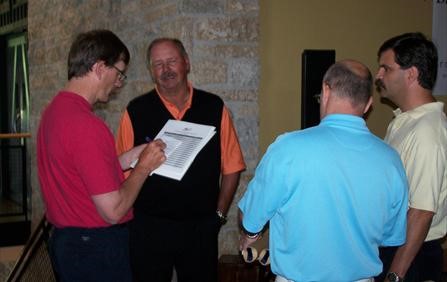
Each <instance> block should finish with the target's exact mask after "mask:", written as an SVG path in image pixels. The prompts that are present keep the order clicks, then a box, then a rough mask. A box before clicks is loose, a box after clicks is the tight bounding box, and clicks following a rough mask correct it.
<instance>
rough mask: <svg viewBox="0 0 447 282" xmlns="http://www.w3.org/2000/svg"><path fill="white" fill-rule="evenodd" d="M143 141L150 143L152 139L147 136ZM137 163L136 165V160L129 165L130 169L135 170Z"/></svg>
mask: <svg viewBox="0 0 447 282" xmlns="http://www.w3.org/2000/svg"><path fill="white" fill-rule="evenodd" d="M144 140H145V141H146V143H150V142H152V139H151V138H150V137H149V136H146V137H144ZM137 163H138V158H137V159H136V160H134V161H132V162H131V163H130V168H135V166H136V165H137Z"/></svg>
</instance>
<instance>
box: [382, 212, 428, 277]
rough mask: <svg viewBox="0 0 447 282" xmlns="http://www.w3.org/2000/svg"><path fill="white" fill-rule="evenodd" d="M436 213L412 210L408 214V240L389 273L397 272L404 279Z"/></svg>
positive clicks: (399, 249)
mask: <svg viewBox="0 0 447 282" xmlns="http://www.w3.org/2000/svg"><path fill="white" fill-rule="evenodd" d="M433 215H434V213H433V212H431V211H424V210H418V209H413V208H410V209H409V210H408V213H407V240H406V242H405V244H404V245H402V246H400V247H399V248H398V250H397V252H396V254H395V256H394V259H393V262H392V263H391V267H390V270H389V272H395V273H396V274H398V275H399V276H400V277H404V276H405V274H406V273H407V271H408V268H409V267H410V265H411V263H412V262H413V259H414V258H415V257H416V255H417V253H418V252H419V250H420V248H421V246H422V244H423V243H424V240H425V238H426V237H427V234H428V230H429V229H430V225H431V221H432V219H433Z"/></svg>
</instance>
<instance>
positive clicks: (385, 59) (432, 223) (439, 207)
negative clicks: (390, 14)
mask: <svg viewBox="0 0 447 282" xmlns="http://www.w3.org/2000/svg"><path fill="white" fill-rule="evenodd" d="M378 57H379V70H378V72H377V75H376V85H377V88H378V91H379V93H380V95H381V96H382V97H383V98H386V99H388V100H390V101H391V102H392V103H394V104H395V105H396V106H397V107H398V108H397V109H396V110H395V111H394V115H395V117H394V119H393V121H392V122H391V123H390V125H389V126H388V130H387V134H386V136H385V141H386V142H387V143H388V144H390V145H391V146H393V147H394V148H395V149H396V150H397V151H398V152H399V154H400V156H401V159H402V161H403V163H404V166H405V170H406V173H407V177H408V182H409V210H408V214H407V219H408V227H407V241H406V243H405V244H404V245H403V246H400V247H399V248H383V249H381V258H382V260H383V262H384V272H383V273H382V275H381V276H380V277H378V279H377V280H378V281H383V279H384V278H385V276H386V278H387V280H389V281H402V279H403V278H405V281H426V280H431V281H440V279H441V273H442V267H443V262H442V261H443V250H442V247H441V239H442V238H443V237H444V235H445V234H446V232H447V120H446V116H445V114H444V112H443V107H444V104H443V103H442V102H437V101H436V99H435V98H434V97H433V95H432V89H433V87H434V84H435V80H436V74H437V65H438V56H437V50H436V47H435V45H434V44H433V42H431V41H430V40H428V39H427V38H426V37H425V36H424V35H423V34H421V33H405V34H402V35H399V36H396V37H393V38H391V39H388V40H387V41H385V42H384V43H383V44H382V46H381V47H380V49H379V52H378Z"/></svg>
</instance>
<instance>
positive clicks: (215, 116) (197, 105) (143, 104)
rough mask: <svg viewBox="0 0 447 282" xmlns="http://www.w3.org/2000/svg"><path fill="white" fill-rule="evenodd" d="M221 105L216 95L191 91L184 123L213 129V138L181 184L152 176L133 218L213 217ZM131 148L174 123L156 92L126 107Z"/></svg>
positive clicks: (141, 193) (136, 203) (135, 205)
mask: <svg viewBox="0 0 447 282" xmlns="http://www.w3.org/2000/svg"><path fill="white" fill-rule="evenodd" d="M222 110H223V101H222V100H221V99H220V98H219V97H218V96H216V95H214V94H211V93H207V92H205V91H202V90H198V89H194V94H193V98H192V104H191V108H189V109H188V110H187V111H186V113H185V115H184V116H183V119H182V120H183V121H188V122H194V123H200V124H206V125H212V126H215V127H216V134H215V135H214V136H213V137H212V138H211V140H210V141H209V142H208V144H207V145H205V147H204V148H203V149H202V150H201V151H200V152H199V154H198V155H197V157H196V158H195V160H194V161H193V163H192V164H191V166H190V167H189V169H188V171H187V172H186V173H185V175H184V176H183V178H182V180H181V181H177V180H173V179H170V178H167V177H163V176H159V175H156V174H153V175H152V176H150V177H148V179H147V180H146V182H145V183H144V185H143V187H142V189H141V191H140V194H139V195H138V198H137V200H136V201H135V204H134V213H135V216H136V217H144V216H155V217H163V218H169V219H179V220H182V219H189V218H199V217H206V216H211V215H214V214H215V211H216V206H217V198H218V196H219V179H220V169H221V164H220V162H221V157H220V156H221V152H220V125H221V120H222ZM127 112H128V113H129V116H130V120H131V122H132V127H133V131H134V140H135V141H134V145H135V146H137V145H140V144H142V143H144V142H146V141H145V140H146V137H149V138H151V139H154V138H155V136H156V135H157V134H158V132H159V131H160V130H161V128H162V127H163V126H164V125H165V123H166V122H167V121H168V119H175V118H174V117H173V116H172V115H171V114H170V113H169V111H168V110H167V109H166V107H165V106H164V105H163V102H162V101H161V99H160V97H159V96H158V95H157V93H156V92H155V90H152V91H151V92H149V93H147V94H144V95H142V96H139V97H137V98H135V99H133V100H132V101H131V102H130V103H129V105H128V107H127Z"/></svg>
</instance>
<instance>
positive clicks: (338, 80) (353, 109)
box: [318, 60, 372, 119]
mask: <svg viewBox="0 0 447 282" xmlns="http://www.w3.org/2000/svg"><path fill="white" fill-rule="evenodd" d="M321 89H322V92H321V94H320V95H319V97H318V99H319V103H320V118H321V119H323V118H324V117H325V116H326V115H328V114H332V113H340V114H343V113H344V114H352V115H357V116H363V115H364V114H365V113H366V112H367V111H368V110H369V108H370V106H371V104H372V75H371V72H370V71H369V69H368V68H367V67H366V66H365V65H364V64H362V63H360V62H358V61H354V60H343V61H339V62H336V63H335V64H333V65H332V66H331V67H330V68H329V69H328V70H327V71H326V73H325V75H324V77H323V85H322V88H321Z"/></svg>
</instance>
